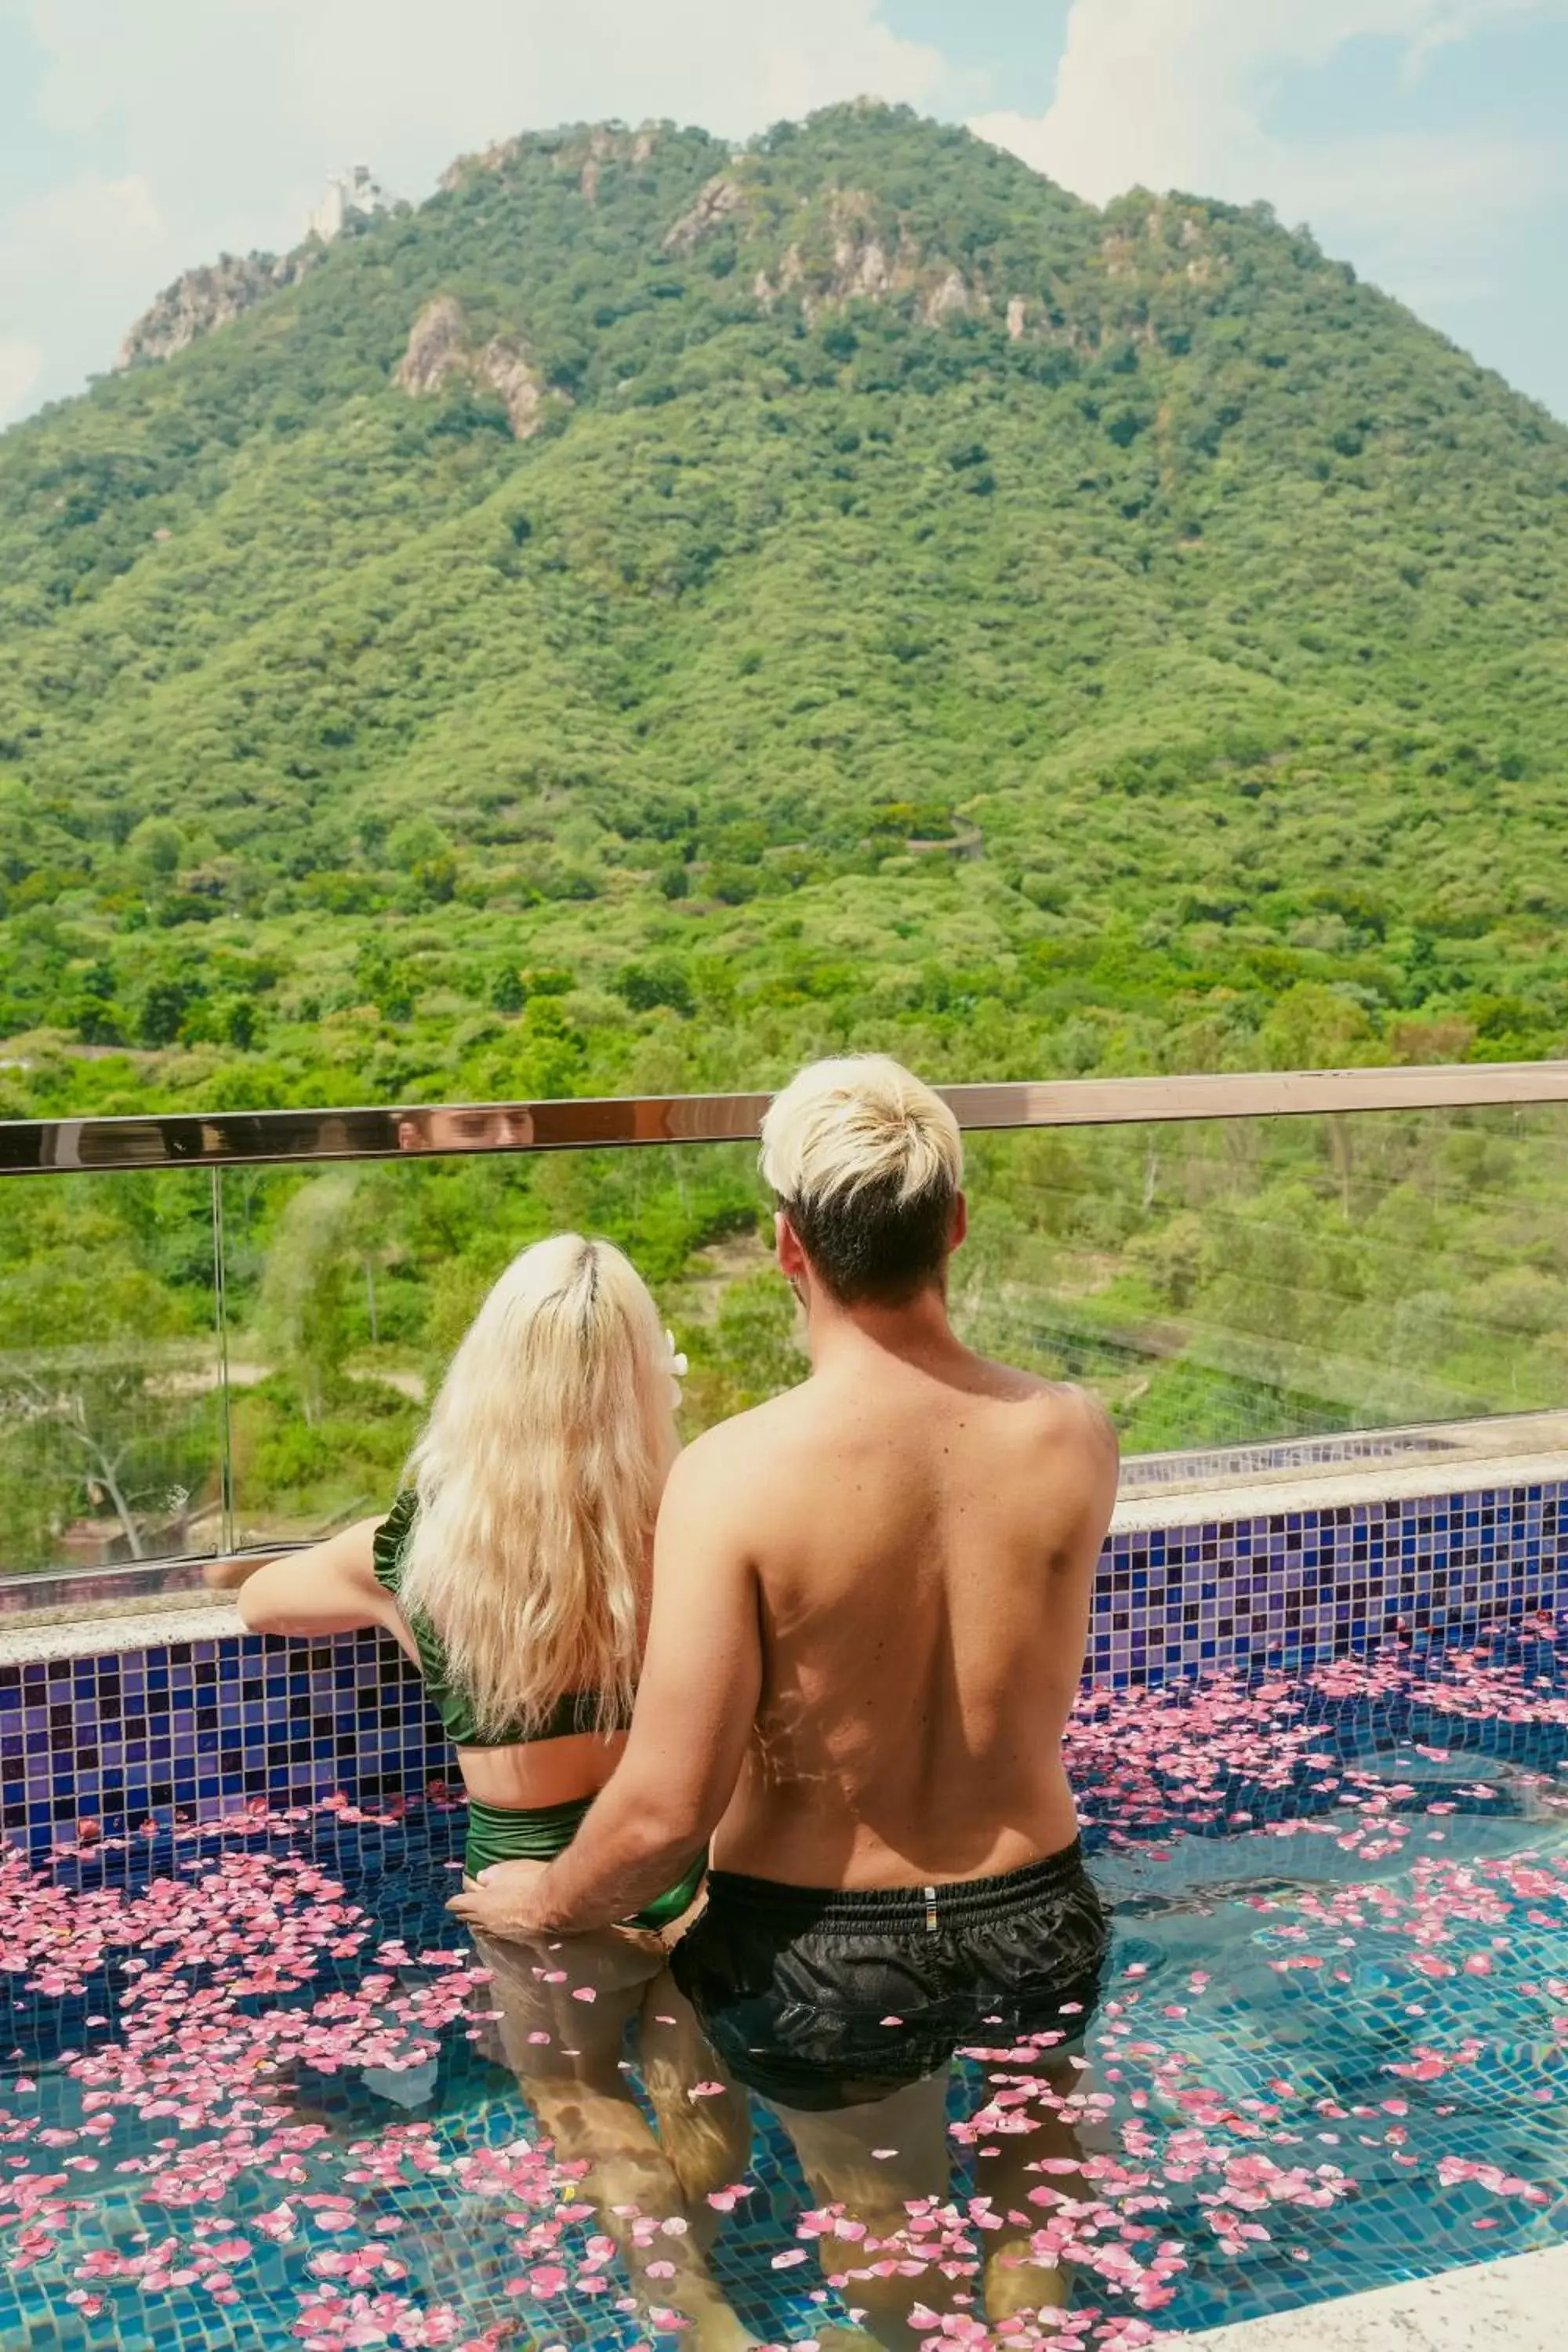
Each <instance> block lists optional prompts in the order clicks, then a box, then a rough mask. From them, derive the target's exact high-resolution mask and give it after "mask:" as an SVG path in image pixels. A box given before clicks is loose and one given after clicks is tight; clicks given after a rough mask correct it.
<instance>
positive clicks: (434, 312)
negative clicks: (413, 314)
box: [392, 294, 468, 393]
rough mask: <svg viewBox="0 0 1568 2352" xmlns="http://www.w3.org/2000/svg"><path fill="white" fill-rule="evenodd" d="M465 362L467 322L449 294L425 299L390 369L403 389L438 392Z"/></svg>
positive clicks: (466, 354)
mask: <svg viewBox="0 0 1568 2352" xmlns="http://www.w3.org/2000/svg"><path fill="white" fill-rule="evenodd" d="M467 365H468V322H467V320H465V319H464V317H463V312H462V307H461V305H460V304H459V303H457V302H455V301H454V300H453V299H452V297H451V296H450V295H449V294H437V297H436V299H435V300H434V301H433V302H426V305H425V308H424V309H423V310H421V311H420V313H419V316H418V317H417V318H416V320H415V321H414V324H413V326H412V327H411V328H410V329H409V331H408V347H407V349H406V350H405V352H404V354H403V357H402V358H401V359H400V360H399V361H398V362H397V366H396V368H395V370H394V372H393V378H392V380H393V382H394V383H399V384H401V385H402V386H403V389H404V391H405V392H412V393H429V392H438V391H439V390H440V388H441V386H442V385H443V384H444V383H446V381H447V377H448V376H449V375H453V374H456V373H458V370H459V369H461V368H464V367H466V366H467Z"/></svg>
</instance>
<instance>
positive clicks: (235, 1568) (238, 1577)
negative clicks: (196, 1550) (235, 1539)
mask: <svg viewBox="0 0 1568 2352" xmlns="http://www.w3.org/2000/svg"><path fill="white" fill-rule="evenodd" d="M275 1556H276V1555H275V1554H273V1553H271V1552H258V1553H247V1555H246V1557H245V1558H244V1559H209V1560H208V1561H207V1563H206V1566H205V1568H204V1569H203V1570H202V1582H203V1583H204V1584H205V1586H206V1588H207V1591H209V1592H237V1591H239V1588H240V1586H241V1585H242V1584H243V1583H244V1582H245V1580H246V1578H247V1577H248V1576H254V1575H255V1573H256V1571H257V1570H258V1568H268V1567H269V1566H270V1565H271V1563H272V1560H273V1559H274V1558H275Z"/></svg>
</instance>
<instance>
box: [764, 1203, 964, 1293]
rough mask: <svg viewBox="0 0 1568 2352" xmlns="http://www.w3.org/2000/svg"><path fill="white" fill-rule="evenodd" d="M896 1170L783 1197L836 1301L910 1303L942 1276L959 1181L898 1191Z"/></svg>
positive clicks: (800, 1237) (787, 1213)
mask: <svg viewBox="0 0 1568 2352" xmlns="http://www.w3.org/2000/svg"><path fill="white" fill-rule="evenodd" d="M957 1197H958V1195H957V1188H956V1186H952V1185H947V1184H932V1185H928V1186H927V1187H926V1189H925V1191H924V1192H917V1193H916V1195H915V1197H914V1199H913V1200H910V1201H906V1200H903V1199H901V1198H900V1182H899V1180H898V1178H897V1177H894V1178H893V1179H891V1180H890V1181H886V1180H885V1181H882V1182H880V1183H870V1184H862V1185H860V1186H858V1188H857V1190H856V1191H854V1192H836V1193H830V1194H829V1195H827V1197H826V1199H824V1198H818V1199H816V1200H815V1201H780V1202H779V1204H778V1205H779V1207H780V1208H781V1209H782V1210H783V1211H784V1215H785V1216H786V1217H787V1218H788V1219H789V1221H790V1223H791V1224H792V1225H793V1226H794V1228H795V1238H796V1240H797V1241H798V1242H799V1243H800V1245H801V1247H802V1249H803V1250H804V1251H805V1254H806V1256H807V1257H808V1258H809V1259H810V1260H811V1263H812V1267H813V1270H814V1271H815V1273H816V1275H817V1276H818V1278H819V1280H820V1281H821V1283H822V1285H823V1286H824V1288H825V1289H826V1290H827V1291H828V1292H829V1293H830V1294H831V1295H832V1297H835V1298H836V1299H837V1301H838V1303H839V1305H840V1306H841V1307H907V1306H908V1304H909V1302H910V1299H911V1298H914V1297H917V1296H918V1295H919V1293H920V1292H921V1291H922V1290H925V1289H928V1288H929V1287H930V1286H931V1284H932V1283H933V1282H935V1281H936V1280H937V1279H938V1278H939V1276H941V1273H942V1267H943V1265H945V1263H946V1260H947V1255H948V1244H949V1240H950V1238H951V1235H952V1209H953V1202H954V1201H955V1200H956V1199H957Z"/></svg>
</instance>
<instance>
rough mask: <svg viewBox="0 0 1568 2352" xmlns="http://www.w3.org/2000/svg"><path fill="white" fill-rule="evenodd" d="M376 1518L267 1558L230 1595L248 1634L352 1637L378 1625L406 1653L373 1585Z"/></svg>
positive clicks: (403, 1634) (401, 1632) (391, 1603)
mask: <svg viewBox="0 0 1568 2352" xmlns="http://www.w3.org/2000/svg"><path fill="white" fill-rule="evenodd" d="M381 1524H382V1521H381V1519H379V1518H374V1519H361V1520H360V1521H359V1522H358V1523H357V1525H355V1526H354V1527H352V1528H344V1529H343V1530H342V1534H341V1535H335V1536H329V1538H327V1540H326V1542H325V1543H319V1544H311V1546H310V1549H309V1550H307V1551H291V1552H286V1553H284V1554H283V1556H282V1558H281V1559H269V1560H268V1561H266V1562H265V1563H264V1565H263V1566H262V1567H260V1568H258V1569H257V1570H254V1571H253V1573H252V1574H251V1575H249V1576H247V1578H246V1580H245V1581H244V1583H243V1584H242V1585H241V1586H240V1587H239V1590H238V1591H237V1593H236V1594H235V1606H236V1608H237V1610H238V1611H239V1614H240V1620H241V1622H242V1623H243V1624H245V1625H246V1626H247V1627H248V1628H249V1630H250V1632H251V1633H357V1632H358V1630H359V1629H360V1627H361V1626H363V1625H380V1626H382V1627H384V1630H385V1631H386V1632H387V1633H392V1634H394V1635H395V1637H396V1638H397V1640H398V1641H399V1642H401V1643H403V1645H404V1647H405V1649H409V1648H410V1646H411V1645H410V1643H409V1641H408V1635H407V1630H406V1628H405V1625H404V1622H403V1618H402V1614H401V1612H400V1611H399V1609H398V1606H397V1602H396V1601H395V1599H394V1597H393V1595H392V1594H391V1593H390V1592H388V1591H387V1590H386V1588H385V1586H384V1585H383V1584H379V1583H378V1582H377V1581H376V1575H375V1560H374V1553H373V1551H372V1549H371V1547H372V1544H373V1542H374V1538H375V1532H376V1529H377V1528H379V1527H380V1526H381Z"/></svg>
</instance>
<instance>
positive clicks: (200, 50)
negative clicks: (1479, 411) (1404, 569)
mask: <svg viewBox="0 0 1568 2352" xmlns="http://www.w3.org/2000/svg"><path fill="white" fill-rule="evenodd" d="M863 95H871V96H875V97H879V98H883V99H887V100H901V101H905V102H907V103H908V104H910V105H911V106H914V107H917V108H919V109H920V110H921V111H922V112H926V113H930V114H935V115H938V116H941V117H942V118H943V119H944V120H947V121H961V122H967V123H969V124H970V125H971V126H972V128H973V129H974V130H975V131H977V132H979V133H980V135H981V136H983V137H984V138H986V139H990V140H993V141H994V142H996V143H998V144H999V145H1002V146H1005V147H1007V148H1010V149H1012V150H1013V151H1014V152H1016V153H1017V154H1019V155H1021V156H1023V157H1024V158H1025V160H1026V162H1027V163H1031V164H1033V165H1034V166H1036V167H1037V169H1038V170H1040V171H1043V172H1047V173H1050V175H1051V176H1052V177H1053V178H1055V179H1058V180H1059V181H1061V182H1062V183H1063V184H1065V185H1066V186H1068V187H1069V188H1071V189H1072V190H1074V191H1075V193H1077V194H1079V195H1082V196H1086V197H1088V198H1089V199H1090V200H1091V201H1093V202H1095V203H1103V202H1104V201H1105V200H1106V199H1107V198H1108V197H1110V196H1111V195H1114V194H1120V193H1121V191H1122V190H1124V189H1126V188H1128V187H1131V186H1134V185H1142V186H1145V187H1150V188H1156V189H1164V188H1170V187H1176V188H1182V189H1185V190H1188V191H1191V192H1193V193H1195V194H1204V195H1215V196H1222V197H1226V198H1229V199H1231V200H1232V201H1236V202H1240V203H1249V202H1251V201H1252V200H1254V199H1255V198H1258V197H1263V198H1266V199H1267V200H1268V202H1269V203H1271V204H1272V205H1274V207H1275V209H1276V210H1277V212H1278V213H1279V215H1280V217H1281V218H1282V219H1284V220H1285V221H1287V222H1288V223H1289V224H1290V225H1292V226H1294V225H1295V224H1296V223H1298V222H1303V221H1304V222H1306V223H1308V224H1309V225H1310V226H1311V227H1312V228H1313V230H1314V231H1315V232H1316V233H1317V235H1318V236H1319V238H1320V239H1321V242H1322V244H1323V245H1324V246H1325V247H1327V248H1328V250H1329V251H1330V252H1331V253H1333V254H1335V255H1337V256H1340V257H1343V258H1345V259H1348V260H1350V261H1352V262H1354V263H1355V265H1356V267H1357V268H1358V269H1359V270H1360V271H1361V272H1362V274H1363V276H1364V277H1367V278H1372V279H1373V281H1374V282H1375V283H1377V284H1378V285H1381V286H1383V287H1384V288H1385V289H1387V290H1388V291H1389V292H1390V293H1393V294H1396V295H1398V296H1399V297H1400V298H1401V299H1403V300H1405V301H1406V302H1408V303H1410V304H1411V306H1412V307H1413V308H1414V309H1415V310H1417V311H1418V312H1419V313H1420V314H1421V315H1422V316H1423V317H1424V318H1426V319H1427V320H1430V321H1431V322H1432V323H1433V324H1434V325H1435V326H1438V327H1440V328H1442V329H1443V330H1444V331H1445V332H1446V333H1447V334H1449V335H1451V336H1453V337H1454V339H1455V340H1456V341H1458V342H1460V343H1462V344H1463V345H1465V346H1466V348H1467V349H1468V350H1470V351H1472V352H1475V353H1476V355H1477V356H1478V358H1479V359H1480V360H1482V361H1483V362H1486V363H1487V364H1488V365H1489V366H1492V367H1495V368H1498V369H1500V371H1501V372H1502V373H1503V374H1504V375H1506V376H1508V377H1509V378H1510V381H1511V382H1513V383H1516V384H1517V385H1519V386H1520V387H1521V390H1523V391H1526V392H1529V393H1531V394H1533V395H1534V396H1535V397H1536V398H1537V399H1539V400H1542V401H1543V402H1545V404H1547V405H1548V406H1549V407H1551V408H1552V409H1553V410H1554V411H1555V412H1556V414H1557V415H1559V416H1561V417H1563V418H1564V419H1565V420H1568V299H1565V298H1568V283H1565V278H1568V263H1565V261H1564V256H1565V255H1568V139H1564V137H1563V129H1562V124H1563V113H1564V110H1565V107H1568V0H571V5H566V6H563V5H561V0H0V425H4V424H5V423H7V422H10V421H13V420H14V419H16V418H17V417H19V416H23V415H27V414H28V413H30V412H31V411H32V410H33V409H35V408H37V406H38V405H39V404H41V403H43V402H44V401H46V400H50V399H55V398H58V397H59V396H61V395H62V394H69V393H72V392H76V391H78V390H79V389H80V388H81V386H82V385H83V384H84V383H85V382H86V381H87V379H88V377H89V375H90V374H92V373H98V372H100V371H102V370H104V369H106V368H108V367H109V366H110V365H111V364H112V362H113V357H114V352H115V350H116V348H117V346H118V344H119V341H120V339H121V336H122V334H123V333H124V331H125V330H126V328H127V327H128V326H129V325H130V324H131V322H132V320H133V319H134V318H135V317H137V316H138V315H139V313H140V312H141V311H142V310H144V309H145V308H146V306H147V304H148V302H149V301H150V300H151V299H152V297H153V294H154V293H156V292H157V291H158V289H160V288H161V287H163V286H164V285H166V284H167V283H168V282H169V281H170V280H171V279H172V278H174V277H175V276H177V275H178V273H179V272H180V271H181V270H182V269H184V268H189V267H191V266H193V265H195V263H198V262H201V261H204V260H208V259H211V258H213V257H216V255H217V254H218V253H220V252H223V251H228V252H247V251H249V250H250V249H252V248H253V247H263V248H267V249H270V250H272V251H281V250H284V249H286V248H287V247H289V246H290V245H293V244H296V243H297V242H298V241H299V239H300V236H302V234H303V232H304V227H305V222H306V217H307V215H308V213H309V211H310V205H312V203H313V202H314V201H315V200H316V198H317V197H318V195H319V194H320V193H321V188H322V186H323V184H324V182H325V177H326V173H327V172H328V170H329V169H331V168H333V167H341V166H342V165H343V164H345V163H350V162H353V161H363V162H366V163H370V164H371V165H372V166H373V168H374V170H375V172H376V173H378V175H379V176H380V177H381V179H382V180H383V181H384V183H385V184H387V185H388V186H390V187H391V188H392V189H393V190H394V191H395V193H397V194H400V195H405V196H407V197H409V198H411V199H413V200H415V201H418V200H419V199H421V198H423V197H424V196H426V195H427V194H429V193H430V191H431V189H432V188H433V187H434V184H435V181H436V177H437V173H439V172H440V171H441V170H442V168H443V167H444V166H445V165H446V164H447V163H449V162H450V161H451V159H452V157H453V156H454V155H457V154H459V153H462V152H467V151H469V150H472V149H474V148H477V147H481V146H483V145H485V144H487V143H488V142H489V141H490V140H491V139H494V138H498V137H501V136H504V135H506V134H508V133H510V132H511V131H520V130H523V129H532V128H541V127H543V126H545V125H548V124H551V123H554V122H561V121H595V120H600V119H603V118H605V117H619V118H621V119H623V120H625V121H632V122H637V121H643V120H644V119H646V118H647V117H649V116H653V117H673V118H674V119H675V120H677V121H681V122H699V123H702V124H704V125H705V126H706V127H707V128H708V129H710V130H711V131H717V132H719V133H720V134H721V135H725V136H729V137H731V138H734V139H737V140H739V139H742V138H744V137H746V136H748V135H749V134H750V133H752V132H753V131H757V130H760V129H762V128H763V127H764V126H765V125H766V124H768V123H770V122H773V121H778V120H779V119H780V118H781V117H783V116H798V115H801V114H804V113H805V112H807V111H809V110H811V109H812V108H814V107H817V106H823V105H826V104H829V103H831V102H832V101H833V100H838V99H845V98H853V97H859V96H863Z"/></svg>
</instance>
